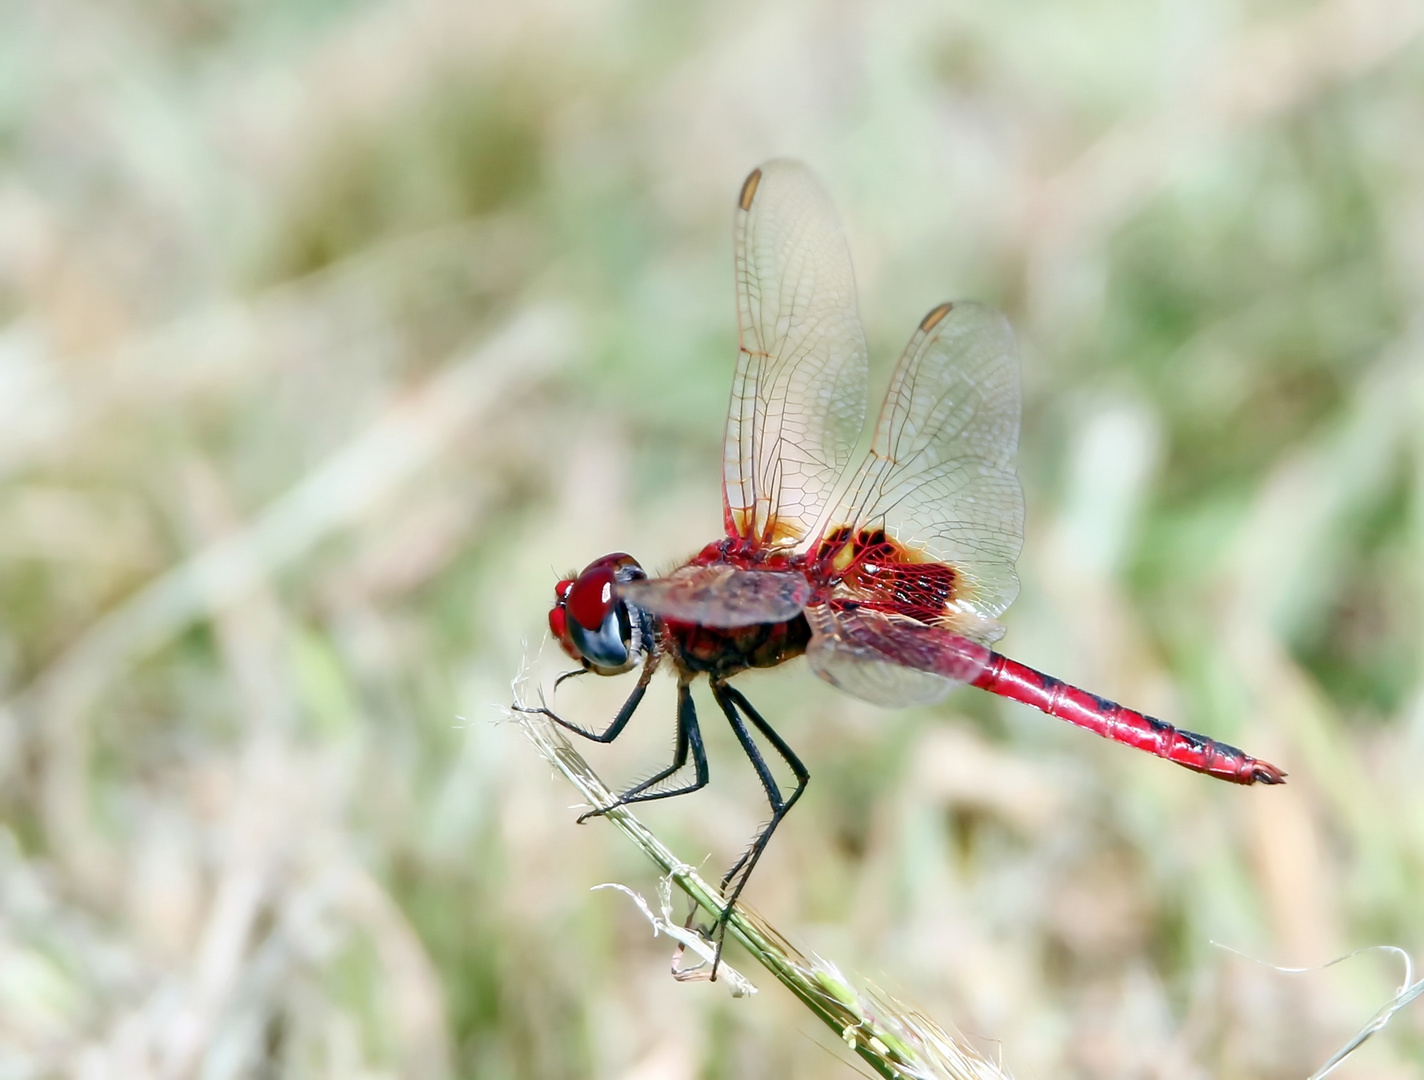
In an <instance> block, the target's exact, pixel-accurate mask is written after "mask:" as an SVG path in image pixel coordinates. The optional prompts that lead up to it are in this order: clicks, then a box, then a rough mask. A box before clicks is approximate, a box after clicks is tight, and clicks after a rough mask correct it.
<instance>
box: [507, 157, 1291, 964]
mask: <svg viewBox="0 0 1424 1080" xmlns="http://www.w3.org/2000/svg"><path fill="white" fill-rule="evenodd" d="M734 241H735V269H736V292H737V317H738V324H739V330H740V338H739V344H740V348H739V351H738V355H737V364H736V369H735V372H734V373H733V376H732V393H731V404H730V408H729V410H728V413H727V424H726V433H725V440H724V450H723V462H722V478H723V485H722V516H723V523H724V527H725V535H724V536H722V537H720V538H718V539H716V540H714V541H712V542H711V543H709V544H708V545H707V546H706V547H704V548H703V549H702V550H701V551H700V552H698V553H697V554H696V555H694V556H693V557H692V558H691V559H689V560H687V561H686V562H685V563H684V564H682V565H681V566H679V567H677V568H676V569H674V570H673V571H672V572H671V573H669V574H667V575H665V576H662V577H651V576H649V575H648V574H647V572H646V571H644V569H643V568H642V567H641V566H640V565H639V564H638V562H637V561H636V560H635V559H634V558H633V557H632V556H631V555H627V554H624V553H622V552H617V553H614V554H610V555H605V556H603V557H602V558H599V559H596V560H594V561H593V562H592V563H590V564H589V565H588V566H587V567H585V568H584V570H583V571H582V572H581V573H577V574H570V575H569V576H568V577H566V578H564V579H562V580H560V581H559V582H558V583H557V585H556V586H555V589H554V603H553V607H552V608H551V609H550V611H549V628H550V632H551V633H552V635H553V637H554V638H555V639H556V640H557V641H558V643H559V645H560V646H561V647H562V649H563V650H564V652H565V653H567V654H568V655H569V656H570V657H572V658H573V659H574V660H575V661H577V662H578V663H579V665H580V666H579V667H578V668H576V669H574V670H573V671H570V672H566V673H565V674H564V675H561V676H560V678H559V682H561V681H563V680H564V679H566V678H569V677H572V676H574V675H582V674H586V673H589V672H593V673H596V674H598V675H610V676H611V675H621V674H625V673H630V672H632V671H634V670H635V669H636V670H637V672H638V674H637V678H636V682H635V683H634V685H633V687H632V691H631V692H630V693H629V695H628V698H627V700H626V701H625V702H624V704H623V706H622V707H621V708H620V709H619V710H618V711H617V713H616V714H615V715H614V716H613V718H612V720H611V721H610V722H609V723H608V724H607V725H606V726H604V727H603V728H602V729H601V730H592V729H590V728H587V727H584V726H581V725H579V724H576V723H573V722H572V721H569V720H566V719H564V718H563V717H560V716H558V715H557V714H556V713H555V712H554V711H553V710H551V709H549V708H547V707H544V706H541V707H539V708H534V709H532V710H531V711H535V712H541V713H543V714H544V715H546V716H548V717H549V718H550V719H552V720H554V721H556V722H557V723H559V724H560V725H562V726H563V727H565V728H567V729H569V730H571V731H573V732H576V733H577V734H579V735H582V736H584V737H586V738H588V739H592V740H594V741H595V742H599V743H611V742H612V741H613V740H615V739H616V738H618V736H619V735H620V734H621V733H622V732H623V731H624V729H625V728H626V726H627V724H628V722H629V720H631V718H632V717H633V714H634V713H635V712H636V711H637V709H638V706H639V704H640V703H641V702H642V700H643V697H644V694H645V692H646V690H647V688H648V686H649V684H650V682H651V680H652V678H653V675H654V673H655V671H656V670H657V669H658V668H659V667H660V666H662V665H663V664H664V663H667V664H670V665H671V667H672V669H673V671H674V673H675V674H676V676H677V717H676V740H675V744H674V751H673V757H672V761H671V762H670V763H669V764H668V765H667V767H666V768H663V769H661V770H659V771H658V772H656V773H654V774H653V775H652V776H650V777H648V778H647V779H646V780H644V781H642V782H641V783H639V784H636V785H634V786H633V787H630V788H629V789H628V790H627V791H624V792H623V793H622V794H621V795H619V796H618V797H617V799H616V801H615V802H614V803H613V804H612V805H610V806H605V807H602V808H599V809H594V810H591V811H589V812H588V813H587V814H585V815H583V817H581V818H580V819H579V820H580V821H583V820H584V819H586V818H588V817H592V816H597V815H600V814H604V813H606V812H607V811H608V810H610V809H612V808H613V806H625V805H628V804H631V803H638V802H646V801H650V800H654V799H666V798H672V797H674V796H679V795H685V794H688V793H690V792H694V791H697V790H698V789H700V788H702V787H704V786H705V785H706V784H707V783H708V778H709V773H708V766H707V753H706V749H705V746H704V743H703V737H702V733H701V730H700V728H699V726H698V724H699V721H698V717H697V711H696V708H695V707H694V704H693V697H692V691H691V687H692V684H693V682H694V680H695V679H697V678H698V677H699V676H703V675H705V676H706V677H707V681H708V685H709V687H710V689H711V694H712V699H713V700H714V701H715V702H716V704H717V706H718V707H719V709H720V710H721V712H722V714H723V715H724V716H725V717H726V719H727V722H728V723H729V724H730V725H731V728H732V731H733V732H734V733H735V735H736V737H737V740H738V741H739V742H740V744H741V747H742V749H743V750H744V751H745V752H746V755H747V757H748V758H749V759H750V760H751V763H752V765H753V767H754V768H755V770H756V773H757V776H758V777H759V778H760V781H761V785H762V787H763V789H764V791H765V793H766V798H767V801H768V803H769V804H770V806H771V815H770V817H769V819H768V820H767V822H766V824H765V825H764V826H763V827H762V828H761V830H760V831H759V832H758V833H757V835H756V837H755V838H754V839H753V840H752V842H751V844H750V846H749V847H748V848H747V849H746V851H745V852H744V853H743V854H742V856H741V857H740V858H739V859H738V860H737V861H736V863H735V864H733V866H732V867H731V869H729V870H728V871H727V873H726V875H725V876H724V877H723V878H722V894H723V899H724V901H725V907H724V909H723V913H722V916H721V918H720V919H719V920H718V926H717V927H716V933H717V940H718V952H717V956H718V958H720V955H721V950H720V945H721V940H722V938H723V937H724V936H725V929H726V920H727V918H728V917H729V916H730V914H731V911H732V908H733V906H734V905H735V904H736V902H737V899H738V898H739V897H740V896H741V893H742V890H743V889H744V888H745V887H746V884H747V880H748V879H749V878H750V876H751V873H752V870H753V869H754V868H755V867H756V865H757V862H758V860H759V859H760V858H761V856H762V853H763V852H764V851H765V850H766V847H767V844H768V842H769V841H770V839H771V837H772V834H773V833H774V832H775V831H776V828H777V826H778V825H780V824H781V822H782V821H783V820H784V819H785V817H786V815H787V813H788V812H789V811H790V810H791V808H792V806H794V805H795V804H796V802H797V800H799V799H800V798H801V795H802V793H803V792H804V791H805V790H806V785H807V783H808V782H809V781H810V773H809V771H808V770H807V769H806V766H805V765H804V764H803V763H802V761H801V759H800V758H799V757H798V756H797V755H796V752H795V751H794V750H793V749H792V747H791V746H790V744H789V743H788V742H787V741H786V740H785V739H784V738H783V737H782V736H781V734H780V733H779V732H778V731H777V730H776V729H775V727H773V726H772V724H771V723H769V722H768V721H767V719H766V718H765V717H763V716H762V715H761V713H759V712H758V711H757V710H756V709H755V708H754V707H753V706H752V704H751V702H750V701H748V700H747V698H746V696H745V695H744V694H743V693H742V692H741V690H739V689H738V688H736V687H735V686H733V685H732V684H731V682H730V680H731V679H732V678H733V677H734V676H736V675H738V674H739V673H741V672H743V671H746V670H748V669H752V668H770V667H776V666H777V665H780V664H783V663H785V662H787V661H788V660H791V659H793V658H795V657H798V656H802V655H804V656H805V657H806V660H807V662H808V663H809V665H810V668H811V670H812V671H814V672H815V673H816V674H817V675H819V676H820V677H821V678H822V679H825V680H826V681H827V682H829V683H831V684H832V685H834V686H837V687H839V688H840V689H842V690H844V691H847V692H848V693H850V694H853V695H855V696H856V697H858V698H861V699H863V700H865V701H868V702H871V703H873V704H876V705H882V706H910V705H926V704H930V703H933V702H936V701H939V700H940V699H942V698H943V697H944V696H945V695H946V694H948V693H949V692H950V690H952V689H953V688H954V687H956V686H958V685H959V684H961V683H968V684H970V685H972V686H976V687H978V688H979V689H981V690H987V691H989V692H990V693H993V694H999V695H1001V696H1003V697H1006V698H1010V699H1012V700H1014V701H1019V702H1022V703H1024V704H1026V705H1030V706H1032V707H1034V708H1035V709H1039V710H1041V711H1043V712H1045V713H1047V714H1048V715H1050V716H1054V717H1057V718H1059V719H1061V720H1066V721H1068V722H1069V723H1070V724H1075V725H1077V726H1078V727H1081V728H1086V729H1087V730H1088V731H1092V732H1096V733H1097V734H1099V735H1102V736H1105V737H1107V738H1109V739H1112V740H1115V741H1117V742H1120V743H1125V744H1127V745H1128V746H1133V747H1136V748H1138V749H1140V750H1146V751H1147V752H1149V753H1152V754H1155V755H1157V756H1158V757H1161V758H1165V759H1167V760H1168V761H1171V762H1174V763H1176V764H1177V765H1181V766H1184V767H1185V768H1188V769H1192V770H1195V771H1196V772H1200V773H1205V774H1206V775H1208V776H1214V777H1216V778H1218V779H1221V780H1227V781H1230V782H1232V783H1236V784H1256V783H1261V784H1279V783H1282V782H1284V780H1285V776H1286V774H1285V773H1283V772H1282V771H1281V770H1280V769H1278V768H1277V767H1276V766H1274V765H1272V764H1270V763H1268V762H1266V761H1263V760H1260V759H1259V758H1255V757H1252V756H1250V755H1249V754H1246V753H1244V752H1243V751H1241V750H1239V749H1237V748H1236V747H1234V746H1229V745H1227V744H1226V743H1223V742H1218V741H1217V740H1215V739H1211V738H1208V737H1207V736H1204V735H1198V734H1195V733H1193V732H1190V731H1184V730H1181V729H1178V728H1175V727H1173V726H1172V725H1170V724H1167V723H1165V722H1163V721H1161V720H1158V719H1156V718H1155V717H1152V716H1148V715H1146V714H1144V713H1141V712H1137V711H1135V710H1133V709H1129V708H1126V707H1124V706H1122V705H1119V704H1117V703H1116V702H1113V701H1109V700H1107V699H1106V698H1102V697H1099V696H1097V695H1096V694H1091V693H1088V692H1087V691H1085V690H1081V689H1079V688H1077V687H1075V686H1070V685H1068V684H1067V683H1065V682H1063V681H1062V680H1060V679H1056V678H1054V677H1052V676H1051V675H1045V674H1044V673H1042V672H1040V671H1036V670H1034V669H1033V668H1031V667H1028V666H1027V665H1025V664H1022V663H1020V662H1018V661H1017V660H1012V659H1010V658H1009V657H1007V656H1004V655H1002V654H1000V653H998V652H995V651H994V649H993V648H992V646H993V645H994V643H995V642H997V641H998V639H999V638H1000V637H1001V636H1002V634H1003V632H1004V628H1003V627H1002V625H1001V624H1000V623H999V622H998V621H997V620H998V618H999V616H1000V615H1002V614H1003V612H1004V610H1005V609H1006V608H1007V607H1008V606H1009V604H1010V603H1011V602H1012V601H1013V600H1014V598H1015V597H1016V596H1017V594H1018V590H1019V581H1018V576H1017V573H1016V571H1015V562H1016V560H1017V559H1018V556H1019V552H1020V549H1021V548H1022V545H1023V519H1024V506H1023V492H1022V488H1021V487H1020V485H1019V480H1018V476H1017V474H1016V473H1015V470H1014V463H1013V459H1014V456H1015V454H1016V452H1017V449H1018V439H1019V416H1020V412H1021V406H1020V390H1019V376H1018V350H1017V346H1016V343H1015V339H1014V334H1013V331H1012V329H1011V328H1010V326H1009V323H1008V321H1007V320H1006V319H1005V318H1004V316H1003V315H1002V314H1000V313H999V312H998V311H996V310H994V309H993V308H991V307H987V306H985V305H983V304H979V303H974V302H955V303H943V304H939V305H937V306H936V307H934V308H931V309H930V311H929V313H928V314H926V315H925V317H924V318H923V319H921V320H920V323H919V325H918V326H917V327H916V328H915V331H914V333H913V335H912V336H911V337H910V342H909V344H908V345H907V346H906V348H905V350H904V353H903V354H902V355H901V357H900V360H899V362H898V364H897V366H896V367H895V370H894V373H893V375H892V376H891V379H890V387H889V390H888V392H887V393H886V396H885V402H884V405H883V406H882V407H881V410H880V416H879V420H878V422H877V424H876V426H875V430H874V434H873V437H872V441H871V445H870V448H869V451H868V452H867V453H866V454H865V456H864V458H863V459H862V460H861V461H860V462H859V464H858V465H856V466H855V467H854V468H851V467H850V463H851V458H852V454H853V452H854V450H855V448H856V447H857V445H858V443H859V442H860V440H861V432H862V427H863V425H864V421H865V415H866V405H867V381H868V351H867V348H866V343H865V333H864V330H863V329H862V326H861V321H860V316H859V313H858V310H857V300H856V289H855V280H854V276H853V272H852V268H851V259H850V252H849V249H848V247H847V244H846V241H845V238H844V236H843V234H842V232H841V228H840V224H839V222H838V220H837V218H836V214H835V210H834V208H833V207H832V205H831V202H830V200H829V198H828V197H827V195H826V194H825V192H824V190H823V189H822V188H821V186H820V184H819V183H818V182H817V181H816V179H815V177H814V176H813V175H812V173H811V172H810V170H808V169H807V168H806V167H805V166H804V165H802V164H800V163H798V162H794V161H788V160H774V161H771V162H768V163H767V164H764V165H762V166H761V167H760V168H757V169H754V170H753V171H752V173H751V174H750V175H749V176H748V177H747V178H746V181H745V182H744V183H743V185H742V188H741V192H740V194H739V196H738V199H737V206H736V211H735V229H734ZM557 685H558V682H556V683H555V686H556V687H557ZM753 733H755V734H753ZM757 736H759V737H760V738H761V739H763V740H764V741H765V743H766V744H768V745H769V746H770V747H771V748H772V749H773V750H774V751H775V753H776V754H777V755H778V756H779V757H780V758H781V759H782V760H783V761H784V762H785V765H786V766H787V767H788V768H789V771H790V773H791V774H792V776H793V777H794V780H795V783H794V786H792V787H791V788H790V789H789V791H785V790H783V788H782V786H781V784H780V783H778V781H777V779H776V777H775V775H774V774H773V772H772V770H771V769H770V767H769V766H768V764H767V760H766V756H765V755H764V754H763V752H762V750H761V748H760V747H759V745H758V743H757ZM689 757H690V758H691V762H692V776H691V778H690V779H686V780H685V781H684V782H681V783H677V784H673V780H674V778H675V777H677V776H678V774H680V773H683V772H684V770H685V769H686V767H687V764H688V759H689ZM715 974H716V962H715V961H714V965H713V977H714V978H715Z"/></svg>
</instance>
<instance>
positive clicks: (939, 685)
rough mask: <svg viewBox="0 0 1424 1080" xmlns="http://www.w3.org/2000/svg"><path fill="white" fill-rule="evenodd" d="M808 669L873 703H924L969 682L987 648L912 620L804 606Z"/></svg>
mask: <svg viewBox="0 0 1424 1080" xmlns="http://www.w3.org/2000/svg"><path fill="white" fill-rule="evenodd" d="M806 621H807V622H809V623H810V624H811V643H810V645H808V646H807V648H806V659H807V661H808V662H809V663H810V665H811V670H812V671H814V672H815V673H816V674H817V675H819V676H820V677H821V678H823V679H825V680H826V681H827V682H828V683H830V684H831V685H832V686H838V687H840V688H841V689H842V690H844V691H846V692H847V693H849V694H854V695H855V696H856V697H858V698H860V699H862V700H864V701H869V702H870V703H871V704H873V705H885V706H905V705H929V704H932V703H933V702H936V701H939V700H940V699H941V698H943V697H944V696H945V695H946V694H948V693H949V691H950V690H952V689H953V688H954V687H955V686H957V685H959V684H960V683H962V682H972V681H973V680H974V679H975V678H977V677H978V676H979V674H980V673H981V672H982V671H983V670H984V669H985V667H986V666H987V665H988V663H989V658H990V657H991V656H992V655H993V654H992V653H991V652H990V651H989V649H988V647H987V646H985V645H981V644H979V643H977V642H973V641H970V640H969V639H968V638H965V637H961V636H960V635H958V634H955V633H952V632H950V631H948V630H944V629H941V628H940V627H937V626H927V625H925V624H924V623H922V622H918V621H916V620H915V619H910V618H906V617H905V616H901V615H894V614H890V613H888V612H883V611H874V610H871V609H869V608H864V607H859V606H857V605H854V604H842V603H839V602H836V601H832V602H830V603H824V604H815V605H813V606H811V607H809V608H807V609H806Z"/></svg>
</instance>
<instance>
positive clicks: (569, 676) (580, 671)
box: [554, 667, 588, 694]
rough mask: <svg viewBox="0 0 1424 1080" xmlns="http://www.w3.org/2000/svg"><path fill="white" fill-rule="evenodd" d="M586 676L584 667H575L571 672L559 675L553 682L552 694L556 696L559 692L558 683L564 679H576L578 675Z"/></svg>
mask: <svg viewBox="0 0 1424 1080" xmlns="http://www.w3.org/2000/svg"><path fill="white" fill-rule="evenodd" d="M587 674H588V668H586V667H576V668H574V669H573V670H572V671H566V672H564V673H563V674H562V675H560V676H559V677H558V678H557V679H555V680H554V693H556V694H557V693H558V692H559V683H561V682H563V681H564V680H565V679H576V678H578V677H579V676H580V675H587Z"/></svg>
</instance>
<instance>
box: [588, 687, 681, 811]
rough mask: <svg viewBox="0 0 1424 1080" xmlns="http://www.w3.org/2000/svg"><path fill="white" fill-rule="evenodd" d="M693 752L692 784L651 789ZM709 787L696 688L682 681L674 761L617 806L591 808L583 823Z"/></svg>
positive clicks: (678, 702) (633, 790) (679, 766)
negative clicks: (629, 806) (626, 807)
mask: <svg viewBox="0 0 1424 1080" xmlns="http://www.w3.org/2000/svg"><path fill="white" fill-rule="evenodd" d="M689 749H690V750H691V751H692V767H693V769H694V770H696V776H695V778H694V779H693V781H692V782H691V783H690V784H684V785H683V786H682V787H677V788H670V789H669V790H667V791H649V790H648V789H649V788H651V787H655V786H656V785H658V784H661V783H662V782H663V781H664V780H666V779H667V778H668V777H669V776H672V775H673V774H674V773H676V772H677V771H678V770H679V769H681V768H682V767H683V766H684V765H686V764H687V752H688V750H689ZM706 786H707V751H706V750H705V749H704V748H703V745H702V730H701V728H699V727H698V726H697V709H696V707H695V706H694V705H693V703H692V690H691V688H690V687H689V686H688V685H687V683H686V682H679V683H678V685H677V747H676V749H675V750H674V751H673V756H672V764H671V765H669V766H668V767H667V768H666V769H663V770H661V771H659V772H656V773H654V774H653V775H652V776H650V777H648V778H647V779H646V780H644V781H643V782H642V783H640V784H635V785H634V786H633V787H630V788H629V789H628V790H627V791H625V792H623V794H622V795H619V796H618V800H617V802H615V803H614V804H613V806H604V807H600V808H599V809H597V810H590V811H589V812H588V813H586V814H584V815H583V816H582V817H580V818H579V821H580V822H582V821H584V820H585V819H587V818H591V817H598V816H599V815H601V814H606V813H608V811H609V810H612V809H613V807H614V806H624V805H626V804H628V803H635V802H652V801H653V800H654V799H671V798H672V797H673V796H675V795H687V794H689V793H690V792H693V791H697V790H698V789H699V788H704V787H706Z"/></svg>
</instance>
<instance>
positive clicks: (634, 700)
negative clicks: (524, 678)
mask: <svg viewBox="0 0 1424 1080" xmlns="http://www.w3.org/2000/svg"><path fill="white" fill-rule="evenodd" d="M657 667H658V658H657V657H656V656H649V657H648V661H647V663H645V664H644V665H643V672H642V674H641V675H639V676H638V685H637V686H635V687H633V692H632V693H631V694H629V695H628V700H627V701H625V702H623V707H622V708H621V709H619V710H618V715H617V716H615V717H614V718H613V722H612V723H611V724H609V725H608V727H606V728H604V729H603V731H601V732H599V731H589V730H588V728H585V727H579V726H578V725H577V724H575V723H572V722H571V721H568V720H565V719H564V718H563V717H562V716H560V715H559V714H558V713H556V712H554V710H553V709H549V708H546V707H544V706H540V707H538V708H530V707H529V706H524V705H516V706H514V710H515V711H516V712H523V713H537V714H538V715H540V716H547V717H548V718H549V719H550V720H552V721H554V723H556V724H558V725H559V726H560V727H564V728H567V729H568V730H570V731H572V732H573V733H574V734H575V735H582V736H583V737H584V738H585V739H592V740H593V741H594V742H599V743H611V742H612V741H613V740H614V739H616V738H618V736H619V735H621V734H623V729H624V728H625V727H627V726H628V721H629V720H631V719H632V718H633V714H634V713H635V712H637V711H638V706H639V705H640V704H642V701H643V695H644V694H646V693H647V692H648V683H650V682H651V681H652V679H653V672H654V671H656V670H657ZM569 674H577V672H571V673H569ZM566 677H567V675H561V676H559V678H560V680H562V679H564V678H566ZM557 685H558V684H557V683H555V686H557Z"/></svg>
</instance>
